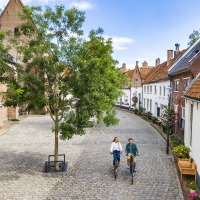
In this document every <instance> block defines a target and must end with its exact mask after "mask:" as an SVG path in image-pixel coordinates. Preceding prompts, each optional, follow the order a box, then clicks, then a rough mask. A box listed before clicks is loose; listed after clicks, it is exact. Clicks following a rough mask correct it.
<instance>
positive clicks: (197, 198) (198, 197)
mask: <svg viewBox="0 0 200 200" xmlns="http://www.w3.org/2000/svg"><path fill="white" fill-rule="evenodd" d="M188 197H189V199H190V200H200V194H198V193H197V192H191V193H190V194H188Z"/></svg>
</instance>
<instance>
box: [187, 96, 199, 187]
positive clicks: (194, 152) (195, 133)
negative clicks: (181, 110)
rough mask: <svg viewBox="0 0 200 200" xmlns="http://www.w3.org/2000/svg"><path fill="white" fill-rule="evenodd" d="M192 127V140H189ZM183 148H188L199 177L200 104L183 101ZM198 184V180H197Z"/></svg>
mask: <svg viewBox="0 0 200 200" xmlns="http://www.w3.org/2000/svg"><path fill="white" fill-rule="evenodd" d="M191 104H193V120H192V124H191ZM191 126H192V138H191ZM184 143H185V146H188V147H190V150H191V152H190V155H191V156H192V158H193V159H194V160H195V163H196V164H197V172H198V174H199V175H200V102H193V101H191V100H188V99H186V100H185V132H184ZM198 181H199V184H200V178H199V179H198Z"/></svg>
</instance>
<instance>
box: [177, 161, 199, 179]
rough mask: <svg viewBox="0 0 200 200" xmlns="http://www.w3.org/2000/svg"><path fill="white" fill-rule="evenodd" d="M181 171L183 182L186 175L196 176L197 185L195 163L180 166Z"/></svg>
mask: <svg viewBox="0 0 200 200" xmlns="http://www.w3.org/2000/svg"><path fill="white" fill-rule="evenodd" d="M179 169H180V173H181V181H182V176H183V175H184V174H187V175H194V179H195V183H196V172H197V170H196V163H195V162H194V161H193V162H192V164H191V163H182V164H180V166H179Z"/></svg>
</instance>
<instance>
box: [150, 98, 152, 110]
mask: <svg viewBox="0 0 200 200" xmlns="http://www.w3.org/2000/svg"><path fill="white" fill-rule="evenodd" d="M149 111H150V112H151V111H152V100H150V109H149Z"/></svg>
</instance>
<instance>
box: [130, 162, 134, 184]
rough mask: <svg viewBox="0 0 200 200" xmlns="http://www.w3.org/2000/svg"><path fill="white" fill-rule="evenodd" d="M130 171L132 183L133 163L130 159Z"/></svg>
mask: <svg viewBox="0 0 200 200" xmlns="http://www.w3.org/2000/svg"><path fill="white" fill-rule="evenodd" d="M130 173H131V184H133V173H134V165H133V161H132V160H131V161H130Z"/></svg>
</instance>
